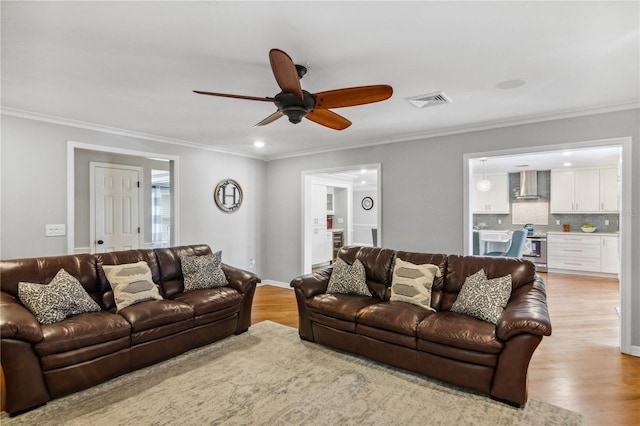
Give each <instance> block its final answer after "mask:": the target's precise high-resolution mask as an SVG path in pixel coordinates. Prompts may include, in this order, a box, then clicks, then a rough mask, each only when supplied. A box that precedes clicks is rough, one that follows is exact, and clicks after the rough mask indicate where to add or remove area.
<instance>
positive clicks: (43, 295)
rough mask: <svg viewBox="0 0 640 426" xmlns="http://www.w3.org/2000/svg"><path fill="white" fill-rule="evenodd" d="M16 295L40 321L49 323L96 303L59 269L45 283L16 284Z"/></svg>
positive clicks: (92, 309)
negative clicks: (50, 279)
mask: <svg viewBox="0 0 640 426" xmlns="http://www.w3.org/2000/svg"><path fill="white" fill-rule="evenodd" d="M18 298H19V299H20V301H21V302H22V304H23V305H25V306H26V307H27V308H28V309H29V310H30V311H31V312H32V313H33V315H35V317H36V319H37V320H38V322H39V323H40V324H53V323H56V322H60V321H62V320H63V319H65V318H67V317H70V316H73V315H78V314H82V313H85V312H97V311H99V310H100V306H99V305H98V304H97V303H96V302H95V301H94V300H93V299H92V298H91V296H89V295H88V294H87V291H86V290H85V289H84V287H82V284H80V281H78V280H77V279H76V278H75V277H74V276H72V275H71V274H69V273H68V272H67V271H65V270H64V269H60V270H59V271H58V273H57V274H56V276H55V277H54V278H53V280H52V281H51V282H50V283H49V284H48V285H46V284H34V283H25V282H20V283H18Z"/></svg>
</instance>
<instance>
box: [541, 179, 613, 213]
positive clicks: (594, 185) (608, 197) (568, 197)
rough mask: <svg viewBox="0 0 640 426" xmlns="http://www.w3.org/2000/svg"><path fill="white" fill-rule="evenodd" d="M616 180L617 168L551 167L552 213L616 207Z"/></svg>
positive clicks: (580, 211) (593, 210)
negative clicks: (575, 168) (557, 168)
mask: <svg viewBox="0 0 640 426" xmlns="http://www.w3.org/2000/svg"><path fill="white" fill-rule="evenodd" d="M611 170H613V172H614V173H615V174H612V172H611ZM617 182H618V175H617V170H616V169H602V170H598V169H590V170H552V171H551V203H550V210H551V213H599V212H603V211H617V210H618V207H617V205H618V183H617Z"/></svg>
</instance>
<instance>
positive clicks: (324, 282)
mask: <svg viewBox="0 0 640 426" xmlns="http://www.w3.org/2000/svg"><path fill="white" fill-rule="evenodd" d="M332 271H333V265H330V266H327V267H326V268H324V269H321V270H319V271H316V272H314V273H312V274H306V275H301V276H299V277H297V278H294V279H293V280H291V287H293V288H294V289H295V290H296V292H299V293H300V294H302V295H304V297H305V298H307V299H308V298H310V297H313V296H315V295H317V294H323V293H326V291H327V286H328V285H329V278H330V277H331V272H332Z"/></svg>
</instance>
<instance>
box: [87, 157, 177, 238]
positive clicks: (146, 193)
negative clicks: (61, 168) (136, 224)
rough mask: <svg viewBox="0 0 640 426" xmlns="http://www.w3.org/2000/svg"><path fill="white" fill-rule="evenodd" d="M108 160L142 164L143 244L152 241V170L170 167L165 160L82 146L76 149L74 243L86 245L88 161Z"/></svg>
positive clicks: (118, 162) (115, 162)
mask: <svg viewBox="0 0 640 426" xmlns="http://www.w3.org/2000/svg"><path fill="white" fill-rule="evenodd" d="M92 161H94V162H98V163H109V164H120V165H125V166H139V167H142V168H143V170H142V179H143V185H142V189H143V194H142V199H143V202H142V206H143V207H142V216H143V221H144V226H143V229H144V236H143V238H144V240H143V241H144V243H145V244H151V170H152V169H155V170H170V163H169V162H167V161H154V160H149V159H147V158H143V157H137V156H131V155H122V154H113V153H110V152H96V151H88V150H85V149H76V150H75V162H74V163H75V167H74V170H75V215H74V218H75V246H76V248H89V246H90V244H91V243H90V241H89V233H90V229H89V209H90V207H89V194H90V188H89V163H90V162H92Z"/></svg>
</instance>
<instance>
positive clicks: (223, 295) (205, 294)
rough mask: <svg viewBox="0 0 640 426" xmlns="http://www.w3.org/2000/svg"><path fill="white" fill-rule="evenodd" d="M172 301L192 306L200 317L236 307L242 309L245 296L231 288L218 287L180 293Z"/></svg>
mask: <svg viewBox="0 0 640 426" xmlns="http://www.w3.org/2000/svg"><path fill="white" fill-rule="evenodd" d="M172 300H175V301H176V302H181V303H185V304H187V305H189V306H191V307H192V308H193V310H194V314H195V316H199V315H204V314H208V313H211V312H215V311H220V310H223V309H226V308H230V307H234V306H236V307H238V309H240V304H241V303H242V300H243V295H242V294H241V293H240V292H239V291H237V290H234V289H232V288H231V287H216V288H207V289H201V290H192V291H188V292H184V293H178V294H177V295H175V296H174V297H173V298H172Z"/></svg>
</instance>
